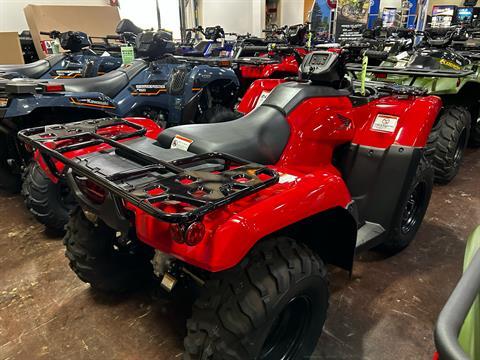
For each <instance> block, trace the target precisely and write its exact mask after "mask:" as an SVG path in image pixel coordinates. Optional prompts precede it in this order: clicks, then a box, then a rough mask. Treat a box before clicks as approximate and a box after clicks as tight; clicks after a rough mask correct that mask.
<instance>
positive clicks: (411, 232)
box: [379, 157, 434, 254]
mask: <svg viewBox="0 0 480 360" xmlns="http://www.w3.org/2000/svg"><path fill="white" fill-rule="evenodd" d="M433 178H434V172H433V168H432V166H431V164H430V162H429V161H427V160H426V159H425V157H422V159H421V160H420V163H419V165H418V167H417V171H416V173H415V177H414V178H413V181H412V183H411V185H410V187H409V189H408V192H407V193H406V194H405V196H404V198H403V199H402V200H401V205H400V207H399V209H400V210H399V211H398V212H397V214H396V216H395V219H394V223H393V226H392V228H391V230H390V232H389V234H388V237H387V239H386V241H385V242H383V243H382V244H381V245H380V246H379V249H380V250H382V251H384V252H386V253H389V254H395V253H398V252H399V251H401V250H403V249H405V248H406V247H407V246H408V245H409V244H410V243H411V242H412V240H413V238H414V237H415V235H416V233H417V231H418V229H419V228H420V225H421V223H422V221H423V218H424V216H425V213H426V211H427V208H428V204H429V202H430V197H431V195H432V190H433Z"/></svg>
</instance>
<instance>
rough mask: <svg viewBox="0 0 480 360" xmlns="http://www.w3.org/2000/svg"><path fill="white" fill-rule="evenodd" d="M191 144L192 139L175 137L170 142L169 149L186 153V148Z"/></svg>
mask: <svg viewBox="0 0 480 360" xmlns="http://www.w3.org/2000/svg"><path fill="white" fill-rule="evenodd" d="M192 143H193V140H192V139H189V138H186V137H183V136H180V135H175V137H174V138H173V140H172V145H170V149H180V150H184V151H188V148H189V147H190V145H191V144H192Z"/></svg>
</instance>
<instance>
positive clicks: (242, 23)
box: [199, 0, 304, 35]
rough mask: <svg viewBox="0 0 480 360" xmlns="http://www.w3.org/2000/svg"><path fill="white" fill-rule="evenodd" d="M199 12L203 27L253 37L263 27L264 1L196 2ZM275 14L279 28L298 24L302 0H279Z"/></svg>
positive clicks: (225, 0)
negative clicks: (278, 7)
mask: <svg viewBox="0 0 480 360" xmlns="http://www.w3.org/2000/svg"><path fill="white" fill-rule="evenodd" d="M199 9H200V11H199V20H200V24H202V25H203V26H214V25H219V24H221V25H223V27H224V29H225V31H227V32H237V33H247V32H249V33H251V34H254V35H261V34H262V29H264V28H265V0H200V1H199ZM227 9H228V10H227ZM279 13H280V24H279V25H286V24H288V25H293V24H299V23H302V22H303V13H304V0H281V1H280V11H279Z"/></svg>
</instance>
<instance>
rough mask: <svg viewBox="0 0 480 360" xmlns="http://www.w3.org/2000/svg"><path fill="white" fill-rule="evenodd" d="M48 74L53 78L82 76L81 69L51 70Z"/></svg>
mask: <svg viewBox="0 0 480 360" xmlns="http://www.w3.org/2000/svg"><path fill="white" fill-rule="evenodd" d="M50 75H52V76H54V77H55V79H75V78H79V77H82V69H76V70H53V71H52V72H51V73H50Z"/></svg>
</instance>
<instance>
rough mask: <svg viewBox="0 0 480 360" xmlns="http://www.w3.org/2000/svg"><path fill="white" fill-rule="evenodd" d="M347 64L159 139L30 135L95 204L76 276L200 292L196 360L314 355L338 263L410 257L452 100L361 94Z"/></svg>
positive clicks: (106, 125)
mask: <svg viewBox="0 0 480 360" xmlns="http://www.w3.org/2000/svg"><path fill="white" fill-rule="evenodd" d="M342 57H343V56H342V55H339V54H336V53H331V52H314V53H311V54H309V55H307V56H306V57H305V60H304V62H303V64H302V66H301V74H302V78H303V80H299V81H295V82H294V81H291V82H285V83H283V84H280V85H278V86H277V87H275V89H274V90H273V91H272V92H271V93H270V94H269V95H268V97H267V98H266V99H265V100H264V101H263V103H262V104H261V105H259V106H258V107H256V108H255V109H254V110H253V111H251V112H250V113H248V114H247V115H245V116H244V117H242V118H240V119H238V120H234V121H231V122H226V123H218V124H197V125H185V126H178V127H172V128H169V129H166V130H163V131H162V132H160V133H159V135H158V136H157V137H156V138H155V139H152V138H150V137H149V136H148V133H149V132H151V131H154V129H150V128H148V127H145V126H140V125H138V124H136V123H134V122H132V121H129V120H122V119H100V120H92V121H82V122H78V123H72V124H66V125H58V126H46V127H41V128H35V129H29V130H24V131H21V132H20V133H19V136H20V138H21V139H22V140H23V141H24V142H25V143H26V144H27V145H28V146H30V147H32V148H34V149H38V150H39V151H40V154H41V155H40V156H41V157H42V159H43V161H44V162H45V164H46V165H47V166H48V168H49V169H50V171H51V173H52V174H55V175H56V176H58V177H66V179H67V181H68V184H69V186H70V188H71V190H72V191H73V193H74V194H75V197H76V199H77V201H78V202H79V204H80V207H78V208H77V209H76V210H75V211H74V212H73V213H72V214H71V218H70V222H69V224H68V226H67V234H66V236H65V244H66V255H67V257H68V259H69V260H70V266H71V268H72V270H73V271H75V273H76V274H77V275H78V277H79V278H80V279H81V280H83V281H85V282H88V283H90V284H91V286H92V287H94V288H96V289H99V290H103V291H124V290H127V289H129V288H131V287H134V286H138V285H139V284H141V283H142V281H144V280H147V279H149V277H150V275H151V274H152V273H154V274H155V275H156V276H157V277H159V278H160V279H161V283H162V285H163V286H164V287H165V288H166V289H168V290H172V288H174V287H175V286H178V285H177V283H182V282H187V283H192V284H195V285H196V286H198V287H199V297H198V298H197V299H196V301H195V304H194V307H193V313H192V317H191V319H190V320H189V321H188V323H187V328H188V334H187V336H186V338H185V341H184V344H185V354H186V358H189V359H211V358H229V359H300V358H303V357H306V356H308V355H310V354H311V353H312V351H313V350H314V348H315V345H316V343H317V340H318V338H319V336H320V333H321V331H322V328H323V325H324V322H325V318H326V315H327V307H328V298H329V292H328V286H327V280H326V276H327V269H326V267H325V264H326V263H331V264H333V265H337V266H340V267H342V268H344V269H347V270H348V271H351V270H352V265H353V257H354V254H355V252H356V251H359V250H360V249H367V248H371V247H373V246H380V247H381V248H383V249H384V250H387V251H389V252H396V251H399V250H401V249H403V248H404V247H406V246H407V245H408V244H409V243H410V241H411V240H412V239H413V237H414V236H415V233H416V232H417V230H418V228H419V226H420V224H421V222H422V219H423V216H424V214H425V211H426V209H427V206H428V203H429V199H430V194H431V191H432V184H433V171H432V169H431V167H430V165H429V164H428V163H427V162H426V161H425V158H424V155H423V153H424V148H425V145H426V141H427V138H428V134H429V133H430V129H431V127H432V124H433V123H434V121H435V118H436V116H437V114H438V112H439V111H440V108H441V101H440V99H439V98H437V97H434V96H422V95H420V94H419V93H418V90H415V89H413V88H409V87H404V86H401V87H398V86H393V87H392V86H391V85H387V84H380V85H376V84H374V83H370V84H368V86H367V94H366V95H364V96H362V95H358V94H357V93H356V92H355V91H354V86H352V84H351V83H350V82H349V81H347V80H346V79H345V78H344V61H343V59H342ZM419 119H420V120H419ZM419 121H420V123H421V126H420V127H419V126H418V124H419ZM112 129H114V130H112ZM120 130H121V131H120ZM59 163H61V164H62V166H58V165H59Z"/></svg>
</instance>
